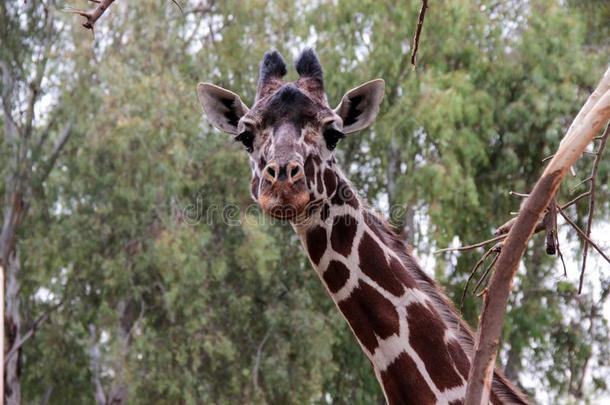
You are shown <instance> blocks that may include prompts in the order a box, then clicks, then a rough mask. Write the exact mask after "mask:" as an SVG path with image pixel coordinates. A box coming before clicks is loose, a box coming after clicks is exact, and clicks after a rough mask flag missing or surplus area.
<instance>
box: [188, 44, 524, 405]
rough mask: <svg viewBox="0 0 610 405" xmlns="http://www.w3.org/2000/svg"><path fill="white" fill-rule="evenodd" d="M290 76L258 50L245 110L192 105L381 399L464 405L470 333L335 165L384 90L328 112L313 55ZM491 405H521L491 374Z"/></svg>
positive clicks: (358, 93)
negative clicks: (244, 173) (246, 176)
mask: <svg viewBox="0 0 610 405" xmlns="http://www.w3.org/2000/svg"><path fill="white" fill-rule="evenodd" d="M295 68H296V71H297V73H298V75H299V76H298V79H297V80H296V81H294V82H286V81H284V80H283V77H284V76H285V75H286V73H287V69H286V64H285V62H284V59H283V58H282V56H281V55H280V54H279V53H278V52H277V51H270V52H267V53H266V54H265V55H264V57H263V60H262V62H261V64H260V71H259V81H258V85H257V90H256V96H255V102H254V104H253V106H252V108H248V106H246V104H245V103H244V102H243V101H242V100H241V99H240V97H239V96H238V95H237V94H235V93H233V92H231V91H229V90H226V89H223V88H221V87H218V86H215V85H213V84H209V83H200V84H199V85H198V86H197V94H198V98H199V101H200V103H201V105H202V107H203V110H204V112H205V113H206V115H207V117H208V119H209V120H210V121H211V123H212V124H213V125H214V126H215V127H216V128H218V129H220V130H221V131H224V132H228V133H230V134H232V135H234V137H235V140H237V141H239V142H241V143H242V144H243V146H244V148H245V150H246V152H247V153H248V156H249V160H250V166H251V169H252V181H251V187H250V192H251V195H252V198H253V199H254V201H256V202H257V203H258V204H259V205H260V206H261V208H262V210H263V211H264V212H265V213H267V214H268V215H270V216H272V217H274V218H279V219H282V220H286V221H289V222H290V223H291V225H292V227H293V228H294V230H295V231H296V233H297V234H298V236H299V238H300V240H301V242H302V245H303V247H304V249H305V251H306V253H307V255H308V256H309V259H310V261H311V263H312V265H313V267H314V269H315V271H316V273H317V274H318V276H319V277H320V279H321V281H322V282H323V284H324V285H325V287H326V290H327V292H328V294H329V295H330V297H331V298H332V300H333V301H334V302H335V304H336V306H337V308H338V309H339V311H340V312H341V314H342V315H343V317H344V319H345V320H346V321H347V323H348V325H349V327H350V328H351V330H352V332H353V334H354V335H355V337H356V339H357V341H358V343H359V344H360V346H361V348H362V350H363V352H364V353H365V355H366V356H367V357H368V359H369V360H370V362H371V364H372V366H373V370H374V373H375V376H376V377H377V379H378V381H379V383H380V386H381V388H382V391H383V393H384V395H385V399H386V401H387V402H388V403H389V404H450V405H457V404H463V403H464V396H465V392H466V383H467V378H468V372H469V369H470V359H471V358H472V356H473V346H474V339H473V333H472V331H471V329H470V328H469V327H468V325H467V324H466V323H465V322H464V321H463V320H462V318H461V317H460V315H459V313H458V312H457V310H456V309H455V307H454V305H453V304H452V303H451V301H450V300H449V299H448V298H447V297H446V296H445V294H444V293H443V291H442V289H441V288H440V287H439V286H438V285H437V284H436V282H435V281H434V280H433V279H431V278H430V277H429V276H428V275H427V274H426V273H425V272H424V271H423V270H422V269H421V268H420V266H419V264H418V263H417V261H416V259H415V258H414V257H413V256H412V253H411V252H412V249H411V248H410V247H409V246H407V244H406V243H405V242H403V241H402V240H401V239H400V238H399V237H397V236H396V234H395V232H394V231H393V230H392V228H391V227H390V226H389V225H388V223H387V221H386V220H385V219H384V218H383V217H382V216H381V215H380V214H378V213H377V212H375V211H374V210H373V209H371V208H370V207H369V206H367V205H366V203H365V201H364V200H363V199H362V198H360V196H359V195H358V193H357V192H356V190H355V189H354V187H353V186H352V185H351V183H350V182H349V181H348V179H347V178H346V177H345V176H344V175H343V173H342V172H341V170H340V168H339V167H338V165H337V163H336V161H335V153H334V150H335V147H336V146H337V143H338V142H339V141H340V140H341V139H342V138H344V137H345V136H348V135H349V134H351V133H354V132H357V131H359V130H362V129H364V128H366V127H367V126H369V125H370V124H371V123H372V122H373V121H374V120H375V118H376V116H377V113H378V111H379V106H380V104H381V102H382V99H383V94H384V86H385V84H384V81H383V80H382V79H376V80H372V81H369V82H367V83H364V84H363V85H361V86H359V87H356V88H354V89H352V90H350V91H348V92H347V93H346V94H345V95H344V96H343V98H342V99H341V101H340V103H339V105H338V106H337V107H336V108H335V109H332V108H330V106H329V103H328V101H327V97H326V94H325V90H324V79H323V73H322V67H321V65H320V62H319V60H318V58H317V56H316V54H315V52H314V51H313V50H312V49H310V48H307V49H305V50H304V51H303V52H302V53H301V54H300V56H299V57H298V58H297V60H296V62H295ZM490 400H491V403H493V404H527V403H529V402H528V399H527V397H526V396H525V395H524V394H523V393H521V392H520V391H519V390H518V389H517V388H516V387H515V386H514V385H513V384H511V383H510V382H509V381H508V380H507V379H505V378H504V377H503V375H502V373H501V372H500V371H499V370H496V371H495V373H494V378H493V382H492V390H491V394H490Z"/></svg>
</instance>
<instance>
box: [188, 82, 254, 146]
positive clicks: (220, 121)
mask: <svg viewBox="0 0 610 405" xmlns="http://www.w3.org/2000/svg"><path fill="white" fill-rule="evenodd" d="M197 97H198V98H199V102H200V103H201V106H202V107H203V111H205V114H206V115H207V116H208V119H209V120H210V123H211V124H212V125H214V126H215V127H216V128H218V129H220V130H221V131H224V132H228V133H230V134H233V135H237V123H238V122H239V119H240V118H241V117H243V116H244V115H246V113H247V112H248V111H250V109H249V108H248V107H247V106H246V105H245V104H244V102H243V101H241V98H239V96H238V95H237V94H235V93H233V92H232V91H229V90H226V89H223V88H222V87H218V86H215V85H213V84H210V83H199V84H198V85H197Z"/></svg>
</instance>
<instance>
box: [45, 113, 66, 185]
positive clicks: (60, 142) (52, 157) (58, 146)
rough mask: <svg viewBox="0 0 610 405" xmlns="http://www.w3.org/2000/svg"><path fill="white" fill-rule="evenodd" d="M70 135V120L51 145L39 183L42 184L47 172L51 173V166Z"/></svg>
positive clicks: (47, 174)
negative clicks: (51, 148) (51, 149)
mask: <svg viewBox="0 0 610 405" xmlns="http://www.w3.org/2000/svg"><path fill="white" fill-rule="evenodd" d="M70 135H72V122H68V123H67V124H66V125H65V126H64V128H63V129H62V131H61V135H60V137H59V139H58V140H57V142H56V143H55V146H54V147H53V151H52V152H51V155H50V156H49V158H48V159H47V162H46V164H45V167H44V169H43V172H42V175H41V177H40V179H39V184H42V183H43V182H44V181H45V180H46V179H47V177H48V176H49V174H50V173H51V170H53V167H54V166H55V162H56V161H57V158H58V157H59V155H60V153H61V151H62V149H63V148H64V146H65V145H66V143H67V142H68V138H70Z"/></svg>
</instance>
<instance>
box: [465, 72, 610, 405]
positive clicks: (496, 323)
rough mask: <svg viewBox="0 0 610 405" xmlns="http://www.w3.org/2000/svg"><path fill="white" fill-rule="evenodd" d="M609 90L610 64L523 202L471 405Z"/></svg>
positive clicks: (477, 400) (485, 385)
mask: <svg viewBox="0 0 610 405" xmlns="http://www.w3.org/2000/svg"><path fill="white" fill-rule="evenodd" d="M609 88H610V68H608V70H607V71H606V73H605V74H604V77H603V78H602V80H601V82H600V84H599V85H598V87H597V88H596V90H595V91H594V92H593V94H592V95H591V96H590V97H589V99H588V100H587V102H586V103H585V105H584V106H583V108H582V109H581V111H580V113H579V114H578V116H577V117H576V119H575V120H574V122H573V123H572V126H571V127H570V129H569V130H568V133H567V134H566V136H565V138H564V140H563V141H562V143H561V144H560V146H559V149H558V150H557V153H555V156H554V157H553V159H551V161H550V163H549V164H548V166H547V167H546V169H545V170H544V172H543V173H542V176H541V177H540V179H539V180H538V182H537V183H536V185H535V186H534V190H533V191H532V192H531V194H530V197H529V198H528V199H527V200H525V202H524V204H523V205H522V207H521V210H520V212H519V215H518V217H517V219H516V221H515V224H514V225H513V226H512V228H511V230H510V231H509V233H508V236H507V237H506V240H505V241H504V246H503V248H502V251H501V252H500V255H499V257H498V261H497V262H496V266H495V271H494V273H493V275H492V277H491V281H490V284H489V288H488V290H487V291H488V293H487V294H484V301H483V311H482V313H481V320H480V323H479V329H478V332H477V339H476V344H475V350H474V358H473V361H472V367H471V369H470V373H469V376H468V387H467V389H466V398H465V403H467V404H470V405H487V404H488V403H489V395H490V390H491V379H492V376H493V372H494V364H495V361H496V355H497V351H498V345H499V342H500V335H501V332H502V325H503V323H504V315H505V314H506V305H507V301H508V295H509V292H510V289H511V285H512V280H513V277H514V275H515V273H516V272H517V269H518V266H519V262H520V261H521V257H522V255H523V252H524V250H525V248H526V246H527V241H528V240H529V238H530V237H531V235H532V234H533V232H534V228H535V227H536V225H537V224H538V222H539V221H540V219H541V217H542V215H543V213H544V211H545V209H546V208H547V207H548V206H549V204H550V203H551V201H552V200H553V198H554V197H555V194H556V193H557V189H558V188H559V185H560V184H561V181H562V180H563V178H564V177H565V175H566V174H567V172H568V170H570V167H571V166H572V165H573V164H574V162H576V160H577V159H578V158H579V157H580V156H581V155H582V154H583V152H584V150H585V148H586V147H587V145H588V144H589V143H590V142H591V140H592V139H593V137H595V136H596V134H597V133H598V132H599V131H600V130H601V128H602V126H603V125H605V124H606V123H607V122H608V120H610V91H607V90H608V89H609ZM560 212H561V211H560Z"/></svg>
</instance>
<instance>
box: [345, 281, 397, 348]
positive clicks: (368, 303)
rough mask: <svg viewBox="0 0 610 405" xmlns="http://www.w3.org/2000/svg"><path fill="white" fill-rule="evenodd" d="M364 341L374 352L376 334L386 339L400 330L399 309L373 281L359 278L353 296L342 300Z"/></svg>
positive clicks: (347, 315)
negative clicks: (373, 284) (378, 289)
mask: <svg viewBox="0 0 610 405" xmlns="http://www.w3.org/2000/svg"><path fill="white" fill-rule="evenodd" d="M339 309H340V310H341V312H342V313H343V315H344V316H345V318H346V319H347V321H348V322H349V324H350V326H351V327H352V330H353V331H354V334H355V335H356V337H357V338H358V340H359V341H360V343H362V345H363V346H364V347H365V348H366V349H367V350H368V351H369V352H370V353H373V352H374V351H375V349H376V348H377V346H378V342H377V336H379V338H381V339H385V338H387V337H390V336H392V335H394V334H398V333H399V326H400V325H399V321H398V313H397V312H396V308H394V305H393V304H392V303H391V302H390V301H388V300H387V299H386V298H384V296H383V295H381V294H380V293H379V292H378V291H377V290H375V289H374V288H373V287H371V286H370V285H368V284H366V283H364V282H362V281H361V282H360V283H359V284H358V286H357V287H356V288H355V289H354V291H352V293H351V294H350V296H349V297H348V298H346V299H345V300H343V301H341V302H340V303H339Z"/></svg>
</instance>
